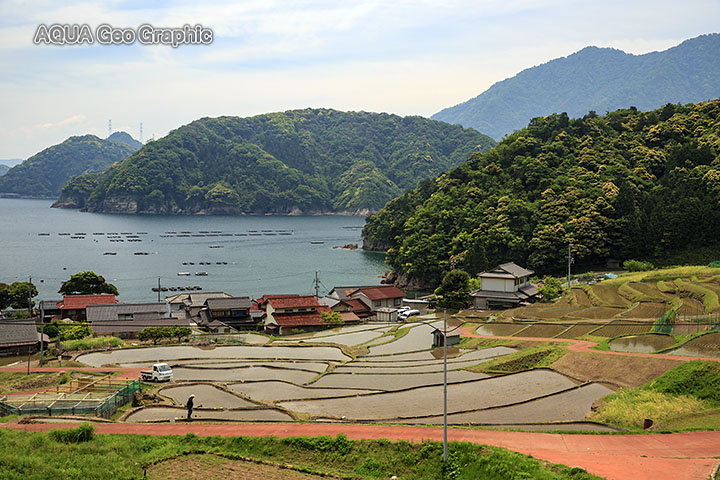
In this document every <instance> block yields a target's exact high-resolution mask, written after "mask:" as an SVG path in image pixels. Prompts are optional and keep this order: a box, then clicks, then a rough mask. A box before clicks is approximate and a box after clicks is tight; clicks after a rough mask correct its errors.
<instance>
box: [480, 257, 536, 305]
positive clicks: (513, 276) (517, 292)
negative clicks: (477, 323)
mask: <svg viewBox="0 0 720 480" xmlns="http://www.w3.org/2000/svg"><path fill="white" fill-rule="evenodd" d="M533 273H535V272H533V271H532V270H527V269H525V268H523V267H520V266H518V265H516V264H515V263H513V262H508V263H503V264H502V265H498V266H497V267H495V268H493V269H491V270H487V271H485V272H482V273H478V277H479V278H480V288H479V289H478V290H475V291H474V292H472V293H471V294H470V296H471V297H472V299H473V306H474V307H475V308H477V309H481V310H487V309H496V308H512V307H516V306H518V305H519V304H520V303H521V302H531V301H533V300H534V299H535V297H536V295H537V287H536V286H535V285H533V284H532V283H530V276H532V274H533Z"/></svg>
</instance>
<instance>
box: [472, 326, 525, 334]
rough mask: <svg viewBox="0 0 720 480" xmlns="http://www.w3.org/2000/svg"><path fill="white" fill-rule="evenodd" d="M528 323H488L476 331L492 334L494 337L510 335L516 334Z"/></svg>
mask: <svg viewBox="0 0 720 480" xmlns="http://www.w3.org/2000/svg"><path fill="white" fill-rule="evenodd" d="M526 326H527V325H523V324H519V323H513V324H507V323H505V324H503V323H498V324H493V323H486V324H485V325H481V326H479V327H478V328H477V329H476V330H475V333H477V334H478V335H490V336H494V337H509V336H511V335H514V334H516V333H517V332H519V331H520V330H522V329H523V328H525V327H526Z"/></svg>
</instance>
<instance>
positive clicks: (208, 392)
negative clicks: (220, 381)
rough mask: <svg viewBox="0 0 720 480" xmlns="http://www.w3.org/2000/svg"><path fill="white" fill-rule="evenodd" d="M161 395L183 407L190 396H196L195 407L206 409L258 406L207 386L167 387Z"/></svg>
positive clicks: (161, 391) (162, 390)
mask: <svg viewBox="0 0 720 480" xmlns="http://www.w3.org/2000/svg"><path fill="white" fill-rule="evenodd" d="M159 393H160V395H162V396H164V397H167V398H169V399H171V400H172V401H173V402H174V403H175V404H176V405H180V406H183V405H185V402H187V399H188V397H189V396H190V395H195V405H196V406H197V407H204V408H225V409H227V408H251V407H256V406H257V405H256V404H254V403H252V402H248V401H247V400H245V399H243V398H240V397H238V396H237V395H233V394H232V393H228V392H226V391H224V390H222V389H220V388H218V387H215V386H213V385H207V384H197V385H182V386H179V387H165V388H162V389H161V390H160V392H159Z"/></svg>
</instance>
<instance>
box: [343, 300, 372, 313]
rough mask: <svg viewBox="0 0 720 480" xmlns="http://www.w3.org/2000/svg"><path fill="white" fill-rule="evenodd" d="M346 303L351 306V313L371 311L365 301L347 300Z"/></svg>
mask: <svg viewBox="0 0 720 480" xmlns="http://www.w3.org/2000/svg"><path fill="white" fill-rule="evenodd" d="M345 303H347V304H348V305H349V306H350V311H351V312H362V311H363V310H370V307H368V306H367V305H365V304H364V303H363V301H362V300H360V299H359V298H348V299H347V300H345Z"/></svg>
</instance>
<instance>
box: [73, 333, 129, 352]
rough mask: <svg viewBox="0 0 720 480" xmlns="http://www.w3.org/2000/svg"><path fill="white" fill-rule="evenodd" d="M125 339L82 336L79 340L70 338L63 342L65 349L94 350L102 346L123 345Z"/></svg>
mask: <svg viewBox="0 0 720 480" xmlns="http://www.w3.org/2000/svg"><path fill="white" fill-rule="evenodd" d="M122 345H123V341H122V340H120V339H119V338H117V337H95V338H82V339H79V340H68V341H66V342H62V347H63V350H65V351H70V352H72V351H78V350H92V349H94V348H100V347H121V346H122Z"/></svg>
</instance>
